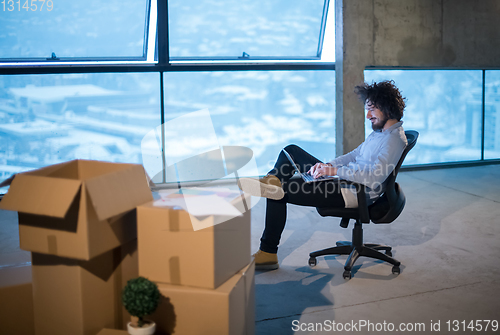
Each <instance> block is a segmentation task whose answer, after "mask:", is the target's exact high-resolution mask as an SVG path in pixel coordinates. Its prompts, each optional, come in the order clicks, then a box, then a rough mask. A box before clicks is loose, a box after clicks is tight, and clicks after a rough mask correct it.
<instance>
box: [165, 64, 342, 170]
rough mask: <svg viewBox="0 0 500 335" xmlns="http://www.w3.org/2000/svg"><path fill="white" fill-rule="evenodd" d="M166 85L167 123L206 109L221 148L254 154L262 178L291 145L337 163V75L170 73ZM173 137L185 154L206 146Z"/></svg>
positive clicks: (316, 72)
mask: <svg viewBox="0 0 500 335" xmlns="http://www.w3.org/2000/svg"><path fill="white" fill-rule="evenodd" d="M164 81H165V82H164V85H165V122H168V121H169V120H171V119H173V118H176V117H178V116H181V115H184V114H185V113H189V112H194V111H197V110H200V109H204V108H207V109H208V110H209V111H210V114H211V119H212V123H213V127H214V128H215V133H216V136H217V140H218V142H219V145H220V146H225V145H240V146H246V147H249V148H250V149H252V150H253V152H254V155H255V158H256V161H257V165H258V170H259V174H261V175H264V174H266V173H267V172H268V171H269V170H270V169H271V168H272V167H273V163H274V161H275V160H276V157H277V155H278V153H279V151H280V150H281V149H282V148H283V147H284V146H286V145H287V144H290V143H295V144H298V145H301V146H302V147H304V148H305V149H306V150H308V151H310V152H311V153H312V154H313V155H315V156H316V157H318V158H319V159H322V160H330V159H333V158H335V98H334V96H335V95H334V92H335V75H334V72H333V71H235V72H171V73H166V74H165V76H164ZM172 138H173V139H174V140H176V141H177V140H179V143H180V144H181V145H182V146H183V147H185V149H186V150H189V149H191V148H194V147H198V146H202V145H203V142H204V141H205V139H204V138H203V134H199V136H198V137H197V138H193V136H192V135H191V134H190V136H189V137H186V136H184V137H183V134H182V133H179V134H175V135H172ZM167 164H168V157H167Z"/></svg>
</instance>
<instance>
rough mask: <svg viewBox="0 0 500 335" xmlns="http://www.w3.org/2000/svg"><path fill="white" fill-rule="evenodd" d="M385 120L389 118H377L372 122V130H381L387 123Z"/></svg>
mask: <svg viewBox="0 0 500 335" xmlns="http://www.w3.org/2000/svg"><path fill="white" fill-rule="evenodd" d="M387 120H389V119H388V118H387V117H385V116H384V118H383V119H381V120H379V121H378V122H372V129H373V130H374V131H380V130H382V129H383V128H384V126H385V124H386V123H387Z"/></svg>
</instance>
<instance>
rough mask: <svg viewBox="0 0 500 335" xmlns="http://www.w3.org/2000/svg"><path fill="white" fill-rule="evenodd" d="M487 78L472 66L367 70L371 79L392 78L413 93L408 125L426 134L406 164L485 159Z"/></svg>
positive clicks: (409, 94) (407, 93) (367, 78)
mask: <svg viewBox="0 0 500 335" xmlns="http://www.w3.org/2000/svg"><path fill="white" fill-rule="evenodd" d="M481 77H482V74H481V71H469V70H460V71H459V70H457V71H455V70H366V71H365V81H366V82H368V83H371V82H372V81H376V82H378V81H381V80H391V79H392V80H394V81H395V83H396V86H398V87H399V88H400V89H401V91H402V93H403V96H405V97H406V98H407V102H406V110H405V115H404V117H403V121H404V124H403V127H404V128H405V129H408V130H417V131H418V132H419V133H420V137H419V139H418V143H417V145H416V146H415V148H414V149H412V151H410V153H409V154H408V157H407V158H406V159H405V165H412V164H426V163H439V162H453V161H467V160H478V159H481V124H482V116H481V114H482V112H481V109H482V107H481V96H482V88H481V81H482V78H481ZM371 131H372V130H371V126H370V124H369V123H366V130H365V132H366V134H367V135H368V134H369V133H370V132H371Z"/></svg>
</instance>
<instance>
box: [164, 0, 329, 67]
mask: <svg viewBox="0 0 500 335" xmlns="http://www.w3.org/2000/svg"><path fill="white" fill-rule="evenodd" d="M325 5H328V2H325V1H324V0H308V1H304V0H273V1H267V0H239V1H238V3H237V5H236V6H235V5H234V3H233V2H229V1H207V0H205V1H200V0H181V1H179V0H170V1H169V2H168V13H169V52H170V56H171V57H173V58H178V57H213V58H217V57H229V56H232V57H233V58H234V57H238V56H240V57H241V56H243V53H245V56H247V57H250V58H251V57H265V56H270V57H294V56H295V57H316V56H317V54H318V42H319V36H320V33H321V23H322V15H323V8H324V7H325ZM333 7H334V6H333V0H332V1H330V10H331V13H333ZM329 20H331V21H333V15H331V16H330V18H329Z"/></svg>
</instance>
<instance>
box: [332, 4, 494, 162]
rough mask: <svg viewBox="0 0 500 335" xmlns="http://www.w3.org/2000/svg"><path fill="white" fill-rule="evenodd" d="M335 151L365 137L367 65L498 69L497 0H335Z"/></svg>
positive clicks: (352, 144)
mask: <svg viewBox="0 0 500 335" xmlns="http://www.w3.org/2000/svg"><path fill="white" fill-rule="evenodd" d="M335 10H336V19H337V20H338V24H337V27H336V28H337V29H336V39H337V47H336V62H337V65H336V69H337V72H338V73H336V83H337V88H338V89H337V118H338V122H337V154H338V155H340V154H342V152H343V153H346V152H349V151H350V150H352V149H354V148H355V147H356V146H357V145H359V144H360V143H361V142H362V141H363V140H364V111H363V106H362V104H360V103H359V102H358V101H357V100H356V97H355V95H354V92H353V87H354V86H355V85H356V84H358V83H360V82H362V81H363V79H362V78H363V71H364V69H365V68H366V67H369V66H382V67H386V66H396V67H431V68H467V69H474V68H477V69H482V68H500V28H499V21H500V0H336V8H335Z"/></svg>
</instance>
